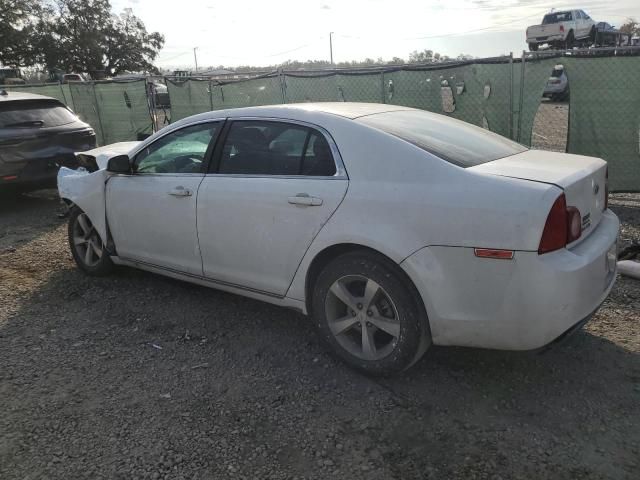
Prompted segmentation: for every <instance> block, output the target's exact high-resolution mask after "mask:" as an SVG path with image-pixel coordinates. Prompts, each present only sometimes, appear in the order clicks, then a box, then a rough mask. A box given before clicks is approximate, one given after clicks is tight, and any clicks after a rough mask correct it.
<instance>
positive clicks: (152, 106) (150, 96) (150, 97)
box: [144, 79, 158, 134]
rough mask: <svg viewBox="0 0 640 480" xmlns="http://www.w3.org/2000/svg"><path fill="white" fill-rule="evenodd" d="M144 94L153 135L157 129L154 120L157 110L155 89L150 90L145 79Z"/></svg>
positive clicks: (156, 122) (155, 119) (156, 121)
mask: <svg viewBox="0 0 640 480" xmlns="http://www.w3.org/2000/svg"><path fill="white" fill-rule="evenodd" d="M144 93H145V95H146V96H147V109H148V110H149V117H150V118H151V133H152V134H153V133H156V131H157V129H158V119H157V118H156V112H157V111H158V108H157V106H156V95H155V87H154V88H153V89H152V88H151V84H150V83H148V82H147V80H146V79H145V80H144Z"/></svg>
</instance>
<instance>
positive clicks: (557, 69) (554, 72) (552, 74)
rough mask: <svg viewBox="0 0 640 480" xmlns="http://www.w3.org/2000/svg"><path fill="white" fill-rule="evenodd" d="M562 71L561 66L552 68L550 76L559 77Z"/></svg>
mask: <svg viewBox="0 0 640 480" xmlns="http://www.w3.org/2000/svg"><path fill="white" fill-rule="evenodd" d="M562 72H564V70H563V69H562V68H554V69H553V72H551V76H552V77H556V78H560V77H561V76H562Z"/></svg>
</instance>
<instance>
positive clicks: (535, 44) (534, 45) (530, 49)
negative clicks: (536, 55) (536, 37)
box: [529, 43, 538, 52]
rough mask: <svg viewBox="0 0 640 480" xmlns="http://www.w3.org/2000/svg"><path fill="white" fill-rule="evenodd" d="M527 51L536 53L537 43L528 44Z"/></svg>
mask: <svg viewBox="0 0 640 480" xmlns="http://www.w3.org/2000/svg"><path fill="white" fill-rule="evenodd" d="M529 51H530V52H537V51H538V44H537V43H530V44H529Z"/></svg>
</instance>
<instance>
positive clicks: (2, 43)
mask: <svg viewBox="0 0 640 480" xmlns="http://www.w3.org/2000/svg"><path fill="white" fill-rule="evenodd" d="M41 11H42V5H41V4H40V3H39V2H35V1H33V0H0V63H1V64H3V65H11V66H31V65H33V64H35V63H36V62H37V44H38V43H39V38H38V37H39V33H38V29H37V28H36V25H37V23H38V16H39V15H40V13H41Z"/></svg>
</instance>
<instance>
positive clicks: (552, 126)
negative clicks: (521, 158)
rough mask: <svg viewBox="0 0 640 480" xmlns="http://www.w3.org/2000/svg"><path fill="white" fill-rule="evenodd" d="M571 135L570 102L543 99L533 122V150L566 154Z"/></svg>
mask: <svg viewBox="0 0 640 480" xmlns="http://www.w3.org/2000/svg"><path fill="white" fill-rule="evenodd" d="M568 134H569V102H552V101H550V100H548V99H546V98H545V99H542V101H541V102H540V106H539V107H538V111H537V112H536V116H535V118H534V120H533V133H532V136H531V148H537V149H540V150H553V151H555V152H565V151H566V150H567V135H568Z"/></svg>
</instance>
